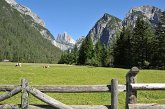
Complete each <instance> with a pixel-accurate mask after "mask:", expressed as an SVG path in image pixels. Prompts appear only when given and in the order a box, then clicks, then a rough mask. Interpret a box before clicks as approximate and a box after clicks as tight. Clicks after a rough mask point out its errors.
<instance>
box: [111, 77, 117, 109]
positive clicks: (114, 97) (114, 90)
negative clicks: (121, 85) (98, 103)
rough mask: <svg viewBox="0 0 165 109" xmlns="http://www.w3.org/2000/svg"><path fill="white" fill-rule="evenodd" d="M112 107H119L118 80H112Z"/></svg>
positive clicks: (113, 108) (115, 108)
mask: <svg viewBox="0 0 165 109" xmlns="http://www.w3.org/2000/svg"><path fill="white" fill-rule="evenodd" d="M111 109H118V80H117V79H112V81H111Z"/></svg>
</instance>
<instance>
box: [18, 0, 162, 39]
mask: <svg viewBox="0 0 165 109" xmlns="http://www.w3.org/2000/svg"><path fill="white" fill-rule="evenodd" d="M16 1H17V2H18V3H20V4H22V5H24V6H26V7H29V8H30V9H31V10H32V11H33V12H34V13H36V14H37V15H38V16H39V17H40V18H41V19H42V20H43V21H44V22H45V24H46V27H47V28H48V30H49V31H50V32H51V33H52V34H53V36H54V37H55V38H56V37H57V35H58V34H61V33H63V32H67V33H68V34H69V35H71V36H72V37H73V39H75V40H77V39H78V38H79V37H81V36H86V35H87V34H88V32H89V31H90V29H91V28H92V27H93V26H94V25H95V23H96V22H97V21H98V20H99V19H100V18H101V17H102V16H103V15H104V13H108V14H110V15H113V16H116V17H118V18H120V19H122V20H123V19H124V17H125V16H126V14H127V13H128V11H129V10H130V9H131V8H133V7H137V6H142V5H151V6H156V7H158V8H160V9H162V10H164V9H165V0H16Z"/></svg>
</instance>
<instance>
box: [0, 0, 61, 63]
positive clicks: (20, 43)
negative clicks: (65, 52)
mask: <svg viewBox="0 0 165 109" xmlns="http://www.w3.org/2000/svg"><path fill="white" fill-rule="evenodd" d="M29 19H30V16H26V15H23V14H21V13H19V12H18V11H17V10H15V9H13V8H11V7H10V5H9V4H7V3H6V2H5V1H4V0H0V60H3V59H8V60H10V61H13V62H46V63H56V62H57V61H58V59H59V57H60V55H61V51H60V50H59V49H58V48H56V47H55V46H53V45H52V44H51V43H50V41H49V40H47V39H45V38H43V37H42V35H41V34H40V33H39V31H37V30H36V29H35V27H34V26H33V25H32V24H31V23H32V22H30V21H31V20H29Z"/></svg>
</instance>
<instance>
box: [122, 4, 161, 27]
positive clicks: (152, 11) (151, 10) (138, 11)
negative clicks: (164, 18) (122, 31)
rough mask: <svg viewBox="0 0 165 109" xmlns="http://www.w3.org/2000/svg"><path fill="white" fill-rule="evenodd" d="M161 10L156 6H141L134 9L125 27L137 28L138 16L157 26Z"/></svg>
mask: <svg viewBox="0 0 165 109" xmlns="http://www.w3.org/2000/svg"><path fill="white" fill-rule="evenodd" d="M160 15H161V9H159V8H157V7H154V6H149V5H146V6H140V7H134V8H132V9H131V10H130V11H129V12H128V14H127V16H126V18H125V19H124V21H123V26H130V25H131V26H133V27H134V26H135V22H136V20H137V18H138V16H142V17H143V19H144V20H146V21H148V22H150V23H151V24H152V25H153V26H155V25H157V23H158V22H159V20H160Z"/></svg>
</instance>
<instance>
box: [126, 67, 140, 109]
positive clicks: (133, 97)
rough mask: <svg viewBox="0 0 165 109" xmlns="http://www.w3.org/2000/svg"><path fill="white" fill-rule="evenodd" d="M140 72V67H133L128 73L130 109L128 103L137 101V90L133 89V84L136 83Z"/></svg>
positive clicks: (127, 83) (127, 92) (127, 107)
mask: <svg viewBox="0 0 165 109" xmlns="http://www.w3.org/2000/svg"><path fill="white" fill-rule="evenodd" d="M138 73H139V69H138V68H137V67H133V68H131V70H130V71H129V72H128V73H127V75H126V109H129V106H128V104H134V103H137V91H136V90H132V87H131V84H132V83H136V75H137V74H138Z"/></svg>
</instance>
